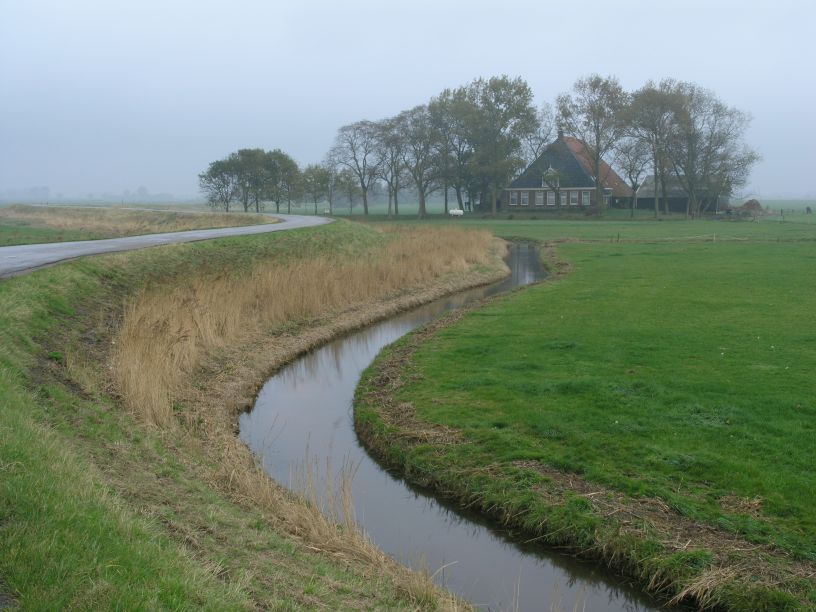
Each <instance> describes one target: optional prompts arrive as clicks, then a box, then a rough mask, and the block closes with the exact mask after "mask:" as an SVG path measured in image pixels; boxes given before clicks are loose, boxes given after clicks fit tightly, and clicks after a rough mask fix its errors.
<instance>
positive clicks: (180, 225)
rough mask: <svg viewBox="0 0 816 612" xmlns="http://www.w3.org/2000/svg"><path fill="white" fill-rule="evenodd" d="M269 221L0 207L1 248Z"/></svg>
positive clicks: (207, 215) (237, 215) (249, 217)
mask: <svg viewBox="0 0 816 612" xmlns="http://www.w3.org/2000/svg"><path fill="white" fill-rule="evenodd" d="M270 222H271V221H270V219H269V217H266V216H262V215H255V214H243V213H234V214H233V213H230V214H222V213H207V212H191V211H187V210H168V211H155V210H132V209H124V208H95V207H59V206H50V207H46V206H22V205H15V206H5V207H0V246H10V245H13V244H38V243H44V242H66V241H70V240H94V239H99V238H117V237H120V236H135V235H138V234H152V233H160V232H178V231H183V230H194V229H210V228H216V227H234V226H238V225H254V224H258V223H270Z"/></svg>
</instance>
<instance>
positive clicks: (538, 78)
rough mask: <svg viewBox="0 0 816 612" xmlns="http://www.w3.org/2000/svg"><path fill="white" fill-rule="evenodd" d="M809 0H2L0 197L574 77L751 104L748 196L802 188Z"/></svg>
mask: <svg viewBox="0 0 816 612" xmlns="http://www.w3.org/2000/svg"><path fill="white" fill-rule="evenodd" d="M814 34H816V2H813V1H812V0H773V1H764V0H762V1H760V0H740V1H734V2H732V1H730V0H708V1H703V0H682V1H674V0H617V1H615V2H611V1H605V0H580V1H578V2H573V1H571V0H557V1H551V0H541V1H533V0H529V1H520V0H501V1H496V0H492V1H490V2H483V1H481V0H468V1H461V2H460V1H445V0H435V1H430V0H406V1H403V0H391V1H386V0H382V1H379V2H375V1H374V0H370V1H364V0H346V1H342V0H341V1H337V2H331V1H316V0H312V1H309V0H304V1H295V0H289V1H286V2H281V1H274V0H267V1H261V0H257V1H254V0H230V1H226V0H223V1H219V2H212V1H207V0H195V1H193V0H138V1H129V0H128V1H126V0H105V1H103V0H71V1H67V0H50V1H40V0H0V84H2V89H0V193H2V192H8V191H9V190H18V189H26V188H29V187H32V186H37V185H42V186H48V187H50V189H51V192H52V194H56V193H64V194H66V195H68V194H70V195H84V194H87V193H89V192H96V193H98V192H103V191H105V192H110V193H119V192H122V191H123V190H125V189H129V190H131V191H135V190H136V188H137V187H139V186H145V187H147V188H148V189H149V190H150V191H151V192H152V193H156V192H171V193H174V194H175V195H177V196H188V195H195V194H196V192H197V174H198V173H199V172H201V171H202V170H204V169H205V168H206V166H207V164H208V163H209V162H210V161H212V160H214V159H218V158H220V157H224V156H225V155H227V154H228V153H230V152H231V151H234V150H236V149H239V148H244V147H263V148H266V149H273V148H281V149H283V150H284V151H286V152H288V153H289V154H290V155H292V156H293V157H294V158H295V159H296V160H297V161H298V162H299V163H301V164H306V163H310V162H316V161H320V160H321V158H322V157H323V155H324V153H325V152H326V150H327V149H328V148H329V146H330V145H331V143H332V140H333V138H334V135H335V132H336V130H337V128H338V127H339V126H341V125H343V124H344V123H349V122H352V121H356V120H358V119H380V118H382V117H386V116H389V115H393V114H395V113H397V112H399V111H401V110H404V109H407V108H410V107H412V106H414V105H416V104H420V103H423V102H426V101H427V100H428V99H429V98H430V97H431V96H433V95H435V94H437V93H439V92H440V91H441V90H442V89H444V88H445V87H454V86H457V85H461V84H464V83H467V82H469V81H470V80H472V79H473V78H475V77H478V76H485V77H489V76H492V75H499V74H508V75H510V76H521V77H522V78H524V79H526V80H527V82H528V83H529V84H530V86H531V87H532V89H533V92H534V94H535V96H536V101H537V103H540V102H543V101H552V100H553V99H554V98H555V96H556V95H557V94H558V93H560V92H563V91H566V90H568V89H569V88H570V87H571V85H572V83H573V82H574V81H575V80H576V79H577V78H578V77H581V76H584V75H587V74H589V73H593V72H597V73H600V74H603V75H607V74H613V75H617V76H618V78H619V79H620V80H621V83H622V84H623V85H624V87H626V88H628V89H635V88H637V87H639V86H640V85H642V84H643V83H644V81H646V80H647V79H659V78H661V77H664V76H670V77H674V78H676V79H682V80H689V81H694V82H697V83H699V84H701V85H703V86H705V87H708V88H710V89H712V90H714V91H715V92H716V93H717V94H718V95H719V96H720V97H721V98H722V99H723V100H724V101H725V102H726V103H728V104H729V105H732V106H735V107H737V108H739V109H742V110H745V111H748V112H749V113H750V114H751V115H752V116H753V123H752V126H751V129H750V131H749V133H748V142H749V144H751V145H752V146H753V147H754V148H756V149H757V150H758V151H759V152H760V154H761V155H762V157H763V161H762V162H761V163H760V164H759V165H758V166H757V167H756V169H755V171H754V173H753V176H752V191H754V192H758V193H759V194H760V195H764V196H771V195H785V196H795V195H813V194H816V187H814V186H813V181H812V175H813V172H814V170H813V169H814V168H816V144H815V143H816V138H814V137H816V119H814V116H816V113H815V112H814V110H816V109H814V107H815V106H816V95H815V94H816V75H815V74H814V60H815V59H816V40H814V38H816V37H815V36H814Z"/></svg>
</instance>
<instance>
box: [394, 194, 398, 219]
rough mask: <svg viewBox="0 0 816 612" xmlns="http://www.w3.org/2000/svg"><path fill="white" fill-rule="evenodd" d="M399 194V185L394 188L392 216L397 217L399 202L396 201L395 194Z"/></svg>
mask: <svg viewBox="0 0 816 612" xmlns="http://www.w3.org/2000/svg"><path fill="white" fill-rule="evenodd" d="M398 194H399V187H397V188H396V189H394V216H395V217H399V202H398V201H397V195H398Z"/></svg>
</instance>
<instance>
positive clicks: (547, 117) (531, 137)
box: [522, 102, 555, 166]
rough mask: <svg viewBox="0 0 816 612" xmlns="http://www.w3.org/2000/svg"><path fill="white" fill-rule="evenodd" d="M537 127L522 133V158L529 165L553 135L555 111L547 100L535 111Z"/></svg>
mask: <svg viewBox="0 0 816 612" xmlns="http://www.w3.org/2000/svg"><path fill="white" fill-rule="evenodd" d="M536 117H537V118H538V128H537V129H535V130H533V131H531V132H529V133H528V134H525V135H524V138H523V139H522V144H523V146H524V160H525V161H526V162H527V165H528V166H529V165H530V164H532V163H533V162H534V161H535V160H537V159H538V158H539V156H540V155H541V154H542V153H543V152H544V149H545V148H546V147H547V145H548V144H550V142H551V141H552V140H553V136H554V135H555V113H554V112H553V107H552V105H551V104H550V103H549V102H544V104H542V105H541V108H539V109H538V110H537V111H536Z"/></svg>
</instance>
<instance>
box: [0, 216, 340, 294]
mask: <svg viewBox="0 0 816 612" xmlns="http://www.w3.org/2000/svg"><path fill="white" fill-rule="evenodd" d="M274 216H275V218H277V219H280V220H281V222H280V223H273V224H268V225H245V226H241V227H224V228H219V229H208V230H192V231H187V232H172V233H169V234H145V235H144V236H128V237H126V238H106V239H104V240H80V241H76V242H49V243H47V244H22V245H19V246H8V247H0V278H6V277H9V276H17V275H20V274H25V273H27V272H31V271H32V270H36V269H37V268H42V267H43V266H49V265H52V264H55V263H58V262H60V261H66V260H68V259H76V258H77V257H83V256H85V255H99V254H102V253H116V252H119V251H132V250H134V249H144V248H147V247H152V246H159V245H162V244H173V243H177V242H195V241H197V240H210V239H212V238H224V237H227V236H248V235H250V234H264V233H266V232H280V231H284V230H291V229H297V228H301V227H312V226H315V225H323V224H324V223H330V222H331V219H326V218H325V217H306V216H303V215H278V214H276V215H274Z"/></svg>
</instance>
